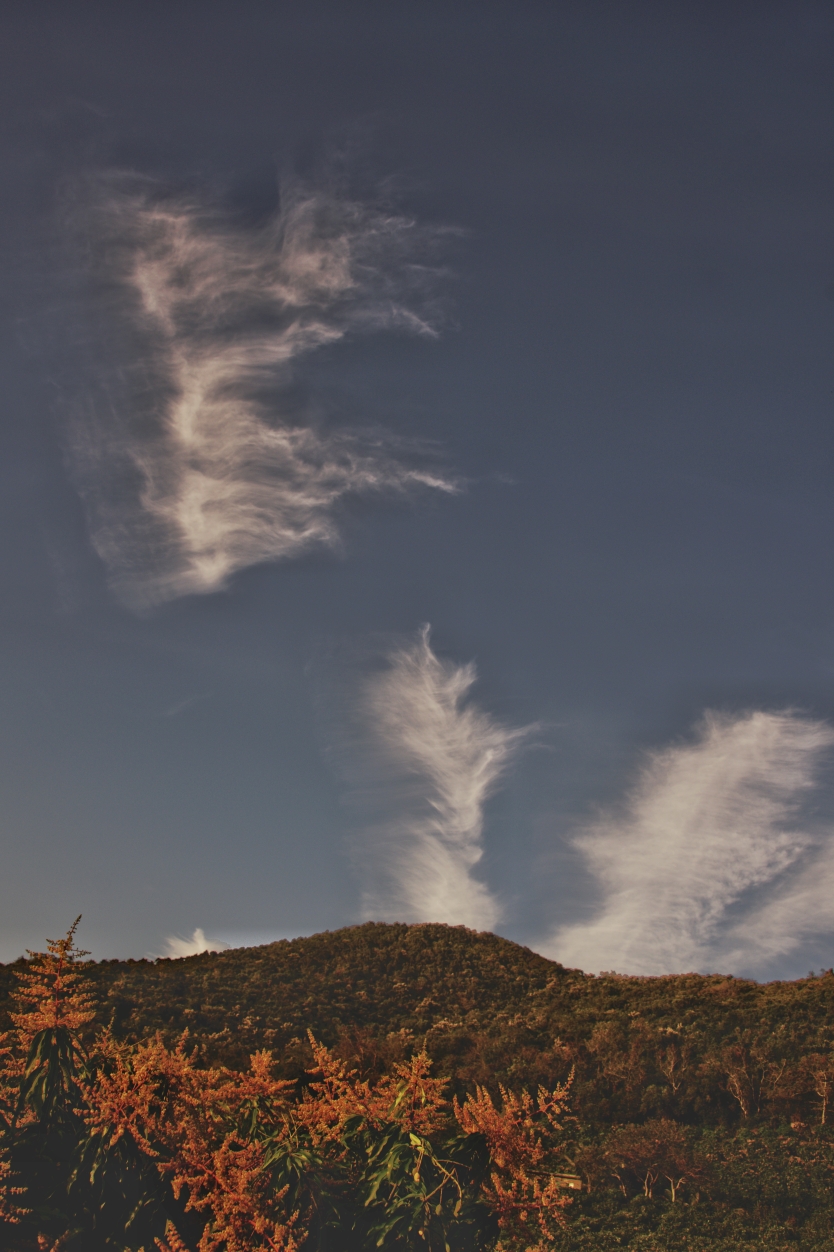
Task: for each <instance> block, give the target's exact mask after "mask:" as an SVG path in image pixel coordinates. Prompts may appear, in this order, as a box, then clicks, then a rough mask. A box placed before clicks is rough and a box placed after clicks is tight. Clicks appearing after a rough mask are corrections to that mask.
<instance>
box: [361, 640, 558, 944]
mask: <svg viewBox="0 0 834 1252" xmlns="http://www.w3.org/2000/svg"><path fill="white" fill-rule="evenodd" d="M476 677H477V675H476V670H475V666H474V664H471V663H470V664H468V665H458V664H456V663H455V662H453V661H448V660H443V659H441V658H440V657H438V656H437V655H436V654H435V653H434V651H433V650H432V647H431V643H430V639H429V628H428V627H427V626H426V627H424V628H423V629H422V631H421V632H420V634H419V635H418V637H417V639H416V640H414V641H412V642H410V643H404V644H402V645H401V646H398V647H396V648H394V649H393V650H392V651H391V652H390V653H389V654H388V656H387V658H386V665H385V668H384V669H382V670H381V671H380V672H377V673H375V674H374V675H373V676H371V677H370V678H368V679H366V681H365V683H364V685H363V686H362V689H361V691H360V693H359V696H358V699H357V701H356V706H355V709H354V722H353V730H354V735H353V759H354V761H355V762H358V763H359V764H358V768H357V771H356V773H355V775H354V778H355V779H356V778H361V783H362V800H363V802H364V803H365V805H367V806H371V807H374V808H375V809H376V810H377V813H378V816H377V819H376V820H375V821H373V822H372V823H371V824H370V825H369V827H368V828H366V830H365V831H364V833H363V834H362V836H361V837H360V838H359V839H358V840H357V841H356V845H355V861H356V866H357V869H358V871H359V873H360V875H361V878H362V881H363V885H364V895H363V908H364V912H365V915H366V916H370V917H375V918H379V919H381V920H397V921H407V922H425V921H435V922H448V923H451V924H463V925H466V926H471V927H473V928H475V929H483V930H488V929H491V928H492V927H493V926H495V924H496V923H497V921H498V919H499V917H500V915H501V907H500V904H499V902H498V900H497V899H496V898H495V896H494V895H493V894H492V893H491V892H490V890H489V888H488V887H487V886H486V884H485V883H484V882H482V881H481V880H480V879H479V878H478V877H476V870H477V866H478V863H479V861H480V860H481V857H482V855H483V839H482V836H483V825H484V805H485V802H486V800H487V799H488V797H489V796H490V795H491V794H492V793H493V791H494V790H495V788H496V787H497V785H498V783H499V781H500V779H501V777H502V775H503V774H504V772H505V771H506V769H507V767H508V766H509V765H510V763H511V761H512V759H513V757H514V756H515V754H516V752H517V751H518V749H519V747H520V746H521V743H522V741H523V740H524V738H525V737H526V736H527V735H528V734H529V733H530V731H531V729H533V728H532V727H525V728H511V727H508V726H505V725H503V724H502V723H501V722H499V721H498V720H497V719H496V718H494V717H492V716H491V715H490V714H489V713H487V712H485V711H483V710H482V709H479V708H478V707H477V705H475V704H473V703H472V702H471V700H470V692H471V689H472V686H473V685H474V683H475V681H476Z"/></svg>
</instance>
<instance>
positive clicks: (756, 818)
mask: <svg viewBox="0 0 834 1252" xmlns="http://www.w3.org/2000/svg"><path fill="white" fill-rule="evenodd" d="M832 746H834V728H832V727H831V726H830V725H828V724H827V723H826V722H821V721H816V720H813V719H811V718H807V717H803V716H801V715H799V714H797V713H794V712H790V711H789V712H783V713H768V712H752V713H745V714H743V715H739V716H734V717H731V716H720V715H717V714H707V715H706V717H705V718H704V721H703V723H702V724H701V726H700V728H699V730H698V733H697V735H696V737H695V738H694V739H693V740H692V741H691V742H689V743H681V744H676V745H674V746H672V747H669V748H666V749H664V750H662V751H659V752H655V753H652V754H651V755H650V756H649V757H648V759H647V761H646V763H645V765H644V767H643V769H642V772H641V774H640V776H639V778H638V780H637V782H636V785H635V786H634V788H633V789H632V791H631V792H630V794H629V795H628V796H627V797H626V799H625V800H624V802H623V804H622V805H621V806H620V807H619V808H618V809H617V810H613V811H609V812H606V813H603V814H602V815H601V816H600V817H599V818H598V819H597V820H596V821H594V822H592V823H590V824H589V825H588V826H587V827H586V828H585V829H584V830H583V831H582V832H581V833H580V834H579V835H578V837H577V838H576V839H575V844H576V846H577V848H578V849H579V850H580V851H581V852H582V854H583V856H584V858H585V861H586V864H587V866H588V868H589V870H590V871H591V873H592V874H593V876H594V878H595V879H596V881H597V883H598V884H599V888H600V890H601V896H602V899H601V903H600V906H599V909H598V912H597V915H596V916H595V917H593V918H592V919H591V920H589V921H587V922H581V923H577V924H573V925H568V926H563V927H561V928H560V929H558V930H557V931H556V933H555V934H554V935H553V936H552V937H551V939H550V940H549V941H548V942H547V943H546V944H545V945H543V948H542V950H543V951H545V952H546V953H547V955H550V956H553V957H555V958H556V959H558V960H560V961H562V962H564V963H565V964H568V965H578V966H581V967H583V968H585V969H591V970H600V969H617V970H619V971H621V972H623V973H634V974H662V973H674V972H680V971H687V970H693V969H694V970H709V969H716V968H722V969H729V970H732V971H735V972H739V971H746V972H753V971H756V970H763V969H765V968H766V967H767V964H768V962H769V961H770V960H772V959H773V958H775V957H777V956H779V955H783V954H785V953H787V952H789V951H791V950H793V949H794V948H796V947H797V946H798V944H799V943H800V942H802V940H803V939H806V938H807V937H808V936H809V935H812V934H819V933H822V932H824V931H825V930H827V929H831V928H832V927H834V906H832V903H831V901H832V899H834V895H832V894H831V891H830V890H829V889H834V832H831V831H829V830H825V829H821V828H819V827H818V825H817V824H816V823H815V822H814V821H813V820H812V819H810V818H809V817H808V815H807V814H804V813H803V807H804V803H805V802H806V801H807V800H808V799H809V798H810V796H811V793H812V791H813V788H814V787H815V784H816V781H817V777H818V773H819V770H820V767H821V765H822V763H823V761H824V759H825V757H826V755H827V754H828V753H829V752H830V749H831V748H832Z"/></svg>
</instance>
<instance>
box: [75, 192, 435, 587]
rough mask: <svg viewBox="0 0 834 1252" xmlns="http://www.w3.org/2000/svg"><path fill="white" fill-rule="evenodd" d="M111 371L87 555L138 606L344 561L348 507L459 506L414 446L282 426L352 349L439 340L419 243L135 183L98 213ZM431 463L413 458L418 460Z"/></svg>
mask: <svg viewBox="0 0 834 1252" xmlns="http://www.w3.org/2000/svg"><path fill="white" fill-rule="evenodd" d="M94 221H95V232H94V233H95V235H96V238H97V247H98V255H99V256H100V258H101V268H102V274H103V283H102V286H101V288H100V294H101V296H102V298H103V300H104V303H105V307H106V308H107V310H108V314H109V318H110V321H111V322H112V323H113V324H114V325H115V326H117V327H119V328H120V329H119V343H118V351H119V354H120V362H121V364H120V366H119V369H118V370H116V371H114V372H113V374H112V377H111V379H110V381H109V383H108V385H107V387H106V388H105V394H104V395H103V396H100V397H99V402H98V403H97V404H96V405H95V406H94V410H95V411H94V412H93V413H92V415H91V416H88V417H86V418H85V420H84V421H83V422H81V423H79V426H78V428H77V437H76V440H75V444H74V454H75V463H76V467H77V470H78V477H79V481H80V483H81V486H82V491H83V494H84V496H85V499H86V502H87V505H88V511H89V514H90V518H91V529H92V536H93V542H94V545H95V547H96V549H97V551H98V553H99V554H100V556H101V557H102V559H103V560H104V562H105V564H106V566H107V568H108V571H109V574H110V578H111V582H112V584H113V586H114V588H115V590H116V591H117V593H118V594H119V595H120V596H121V597H122V598H123V599H124V600H126V601H128V602H130V603H132V604H135V605H136V606H139V607H141V606H145V605H152V604H155V603H159V602H161V601H165V600H169V599H172V598H175V597H178V596H183V595H188V594H205V593H210V592H213V591H217V590H220V589H222V588H224V587H225V586H226V585H227V584H228V581H229V579H230V577H231V576H232V575H233V574H234V573H235V571H236V570H240V569H242V568H244V567H246V566H249V565H254V564H256V563H259V562H263V561H274V560H280V559H291V558H294V557H298V556H300V555H302V554H303V553H306V552H308V551H310V550H311V549H313V548H316V547H324V548H330V549H334V548H337V547H338V546H339V542H340V527H339V520H338V506H339V505H340V503H341V502H343V501H344V499H345V497H347V496H350V495H355V494H368V493H376V494H379V493H387V494H395V495H403V494H405V493H410V492H413V491H414V490H419V489H431V490H439V491H442V492H453V491H455V490H456V489H457V488H456V484H455V482H454V481H453V480H452V479H451V478H450V477H449V476H447V475H446V474H444V473H442V472H440V471H436V470H432V469H431V468H426V458H425V457H423V458H422V462H423V463H422V464H420V461H421V457H420V452H421V449H420V447H419V445H418V444H417V443H416V442H415V443H407V442H405V441H402V440H400V441H397V440H395V439H394V438H392V437H390V436H386V435H384V434H380V433H378V432H377V433H370V434H369V433H367V432H361V431H356V430H347V429H341V430H333V429H327V428H326V427H324V426H322V425H320V424H319V425H316V424H315V423H313V422H312V421H310V420H307V419H305V418H299V417H298V416H297V415H295V414H294V412H293V405H292V402H291V399H290V397H289V393H288V384H289V380H290V376H291V369H292V366H293V363H294V362H297V361H298V360H299V359H300V358H301V357H304V356H306V355H308V354H310V353H312V352H314V351H316V350H317V349H319V348H322V347H325V346H327V345H330V344H334V343H336V342H337V341H339V340H341V339H343V338H344V337H345V336H346V335H349V334H354V333H360V332H375V331H381V330H391V329H399V330H402V331H406V332H409V333H414V334H418V335H434V334H436V327H435V323H434V319H433V317H432V316H431V312H430V310H429V307H428V300H427V291H428V286H429V285H430V279H431V277H432V270H431V269H430V267H429V266H427V265H426V264H425V263H424V259H423V258H424V254H426V253H427V251H429V250H430V247H431V244H432V236H431V233H430V232H427V231H424V230H421V229H420V228H418V227H417V226H416V225H415V223H414V222H412V221H410V220H408V219H406V218H404V217H401V216H398V215H395V214H389V213H384V212H381V211H377V210H374V209H370V208H368V207H366V206H363V205H360V204H356V203H353V202H350V201H347V200H344V199H341V200H340V199H338V198H336V197H334V196H330V195H325V194H323V193H319V192H313V191H304V190H302V189H299V188H297V189H295V191H292V192H288V193H287V194H286V195H285V196H284V198H283V201H282V206H281V209H280V211H279V212H278V213H277V214H276V215H275V216H274V217H273V218H272V219H271V220H270V221H269V222H268V223H266V224H265V225H262V226H260V227H257V228H250V229H244V228H241V227H236V226H235V225H233V224H232V223H231V221H230V220H229V219H228V218H227V217H226V218H224V217H223V215H221V214H220V213H219V212H217V211H214V210H211V209H209V208H207V207H206V206H205V205H203V204H201V203H199V202H198V201H196V200H194V199H186V198H179V199H177V198H173V197H171V196H166V195H164V194H163V193H162V192H161V191H160V190H159V188H157V187H155V186H154V185H152V184H150V183H148V182H144V183H140V182H139V181H138V180H133V182H132V183H130V184H128V185H122V186H119V185H110V186H109V187H108V189H107V191H106V194H102V195H100V196H99V203H98V207H97V210H96V212H95V214H94ZM423 451H425V450H423Z"/></svg>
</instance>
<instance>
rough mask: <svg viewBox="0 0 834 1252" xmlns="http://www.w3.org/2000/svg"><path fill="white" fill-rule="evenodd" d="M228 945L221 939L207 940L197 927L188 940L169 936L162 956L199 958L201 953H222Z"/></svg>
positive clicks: (179, 936) (177, 936)
mask: <svg viewBox="0 0 834 1252" xmlns="http://www.w3.org/2000/svg"><path fill="white" fill-rule="evenodd" d="M229 946H230V945H229V944H228V943H224V942H223V940H222V939H207V938H206V936H205V935H204V934H203V932H202V930H201V929H200V927H199V926H198V927H197V929H196V930H195V931H194V934H193V935H192V936H191V938H190V939H184V938H183V937H182V935H169V936H168V938H167V939H166V940H165V951H164V952H163V956H171V957H180V956H199V954H200V953H201V952H223V951H225V949H226V948H228V947H229Z"/></svg>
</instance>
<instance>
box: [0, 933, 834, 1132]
mask: <svg viewBox="0 0 834 1252" xmlns="http://www.w3.org/2000/svg"><path fill="white" fill-rule="evenodd" d="M13 971H14V965H6V966H2V967H0V1013H3V1014H5V1013H6V1012H7V1011H8V1007H9V1003H10V1001H9V997H10V995H12V994H13V990H14V983H15V979H14V977H13ZM87 973H88V977H89V979H90V981H91V983H92V984H93V986H94V988H95V990H96V993H97V996H98V1002H99V1021H100V1023H101V1024H107V1025H112V1026H113V1028H114V1030H115V1033H116V1034H117V1036H119V1037H121V1038H125V1039H129V1040H137V1039H140V1038H143V1037H147V1036H148V1035H151V1034H154V1033H156V1032H157V1031H158V1032H161V1034H162V1036H163V1038H165V1040H166V1041H167V1042H168V1043H172V1042H174V1041H175V1040H176V1039H177V1038H179V1036H180V1035H181V1034H182V1032H183V1031H184V1030H186V1029H187V1030H188V1032H189V1035H190V1038H191V1039H192V1040H193V1042H194V1043H195V1044H199V1045H200V1047H201V1048H202V1049H203V1050H204V1052H205V1056H206V1059H207V1060H208V1061H212V1062H215V1061H219V1062H222V1063H225V1064H229V1065H233V1066H241V1067H243V1066H245V1065H246V1063H247V1061H248V1057H249V1055H250V1054H251V1053H252V1052H253V1051H255V1050H256V1049H258V1048H263V1047H267V1048H270V1049H271V1050H272V1051H273V1053H274V1054H275V1055H276V1056H277V1057H278V1058H279V1060H280V1068H281V1070H282V1072H284V1073H285V1074H287V1075H292V1076H295V1075H297V1074H298V1073H299V1072H301V1070H303V1068H304V1065H305V1064H306V1062H307V1060H308V1059H309V1052H308V1049H307V1044H306V1034H307V1031H308V1030H312V1031H313V1033H314V1034H315V1035H316V1036H317V1037H318V1038H319V1039H320V1040H322V1041H323V1042H324V1043H326V1044H327V1045H328V1046H335V1047H336V1050H337V1051H338V1052H339V1053H340V1054H341V1055H343V1056H345V1057H350V1058H352V1059H353V1060H354V1061H355V1062H356V1063H357V1064H358V1065H359V1067H360V1069H362V1070H363V1071H364V1072H367V1073H369V1074H371V1073H379V1072H382V1071H383V1070H384V1069H386V1068H387V1067H388V1066H390V1064H391V1063H392V1061H394V1060H397V1059H400V1058H401V1057H402V1056H403V1055H406V1054H408V1053H410V1052H411V1051H413V1050H414V1049H415V1048H419V1047H421V1046H423V1044H425V1046H426V1048H427V1050H428V1052H429V1053H430V1055H431V1056H432V1058H433V1060H434V1063H435V1066H436V1070H437V1072H438V1073H440V1074H442V1075H443V1076H444V1077H448V1078H450V1079H453V1080H454V1082H455V1083H456V1085H458V1086H459V1087H461V1088H463V1087H470V1088H471V1086H472V1085H473V1084H474V1083H487V1084H488V1085H491V1086H492V1087H494V1086H495V1084H497V1083H498V1082H503V1083H505V1084H509V1085H512V1086H518V1085H519V1084H526V1085H528V1086H535V1085H536V1084H538V1083H539V1082H542V1083H544V1084H545V1085H548V1084H550V1085H552V1084H553V1083H554V1082H555V1081H558V1080H560V1079H562V1078H564V1077H565V1075H566V1073H567V1072H568V1071H569V1070H570V1068H571V1066H575V1067H576V1069H577V1083H576V1092H575V1094H576V1099H577V1100H578V1102H579V1105H580V1106H581V1107H582V1109H583V1111H584V1113H585V1115H586V1116H589V1117H591V1118H592V1120H593V1121H595V1122H596V1121H597V1120H601V1121H603V1122H605V1123H608V1122H616V1121H623V1120H630V1119H633V1118H635V1117H645V1116H648V1115H651V1114H652V1113H663V1112H674V1113H675V1115H676V1116H678V1117H682V1118H683V1119H684V1120H688V1121H698V1122H701V1121H703V1120H704V1119H706V1120H708V1121H709V1122H712V1123H723V1124H727V1123H730V1122H734V1121H736V1120H738V1118H739V1117H744V1116H750V1115H753V1114H757V1113H760V1112H762V1110H763V1108H764V1107H765V1106H766V1105H774V1104H775V1106H777V1107H778V1108H779V1109H780V1110H782V1111H784V1109H785V1108H787V1107H788V1105H793V1106H794V1107H795V1108H796V1109H799V1111H800V1112H801V1113H802V1116H803V1118H805V1117H808V1118H811V1119H813V1117H814V1113H813V1108H812V1106H814V1105H816V1104H818V1103H819V1100H820V1098H821V1097H818V1096H817V1095H816V1094H815V1093H814V1092H812V1091H811V1090H810V1089H808V1090H805V1091H800V1090H799V1088H800V1087H801V1086H802V1083H801V1082H800V1081H799V1076H798V1074H797V1073H796V1072H795V1071H796V1070H797V1067H801V1065H802V1062H803V1058H806V1057H808V1056H809V1055H820V1054H823V1053H825V1054H827V1053H828V1052H830V1051H831V1049H832V1046H834V1038H832V1035H834V974H832V973H831V972H830V971H829V972H828V973H826V974H824V975H822V976H820V977H808V978H804V979H799V980H797V981H794V982H773V983H767V984H759V983H755V982H751V981H747V980H744V979H739V978H732V977H727V976H721V975H710V976H704V975H699V974H686V975H679V976H669V977H645V978H636V977H624V976H622V975H616V974H603V975H600V976H596V977H595V976H594V975H590V974H585V973H583V972H582V971H580V970H574V969H566V968H564V967H563V966H561V965H559V964H558V963H556V962H554V961H549V960H547V959H546V958H545V957H543V956H539V955H538V954H537V953H535V952H532V951H530V949H528V948H525V947H522V946H520V945H519V944H516V943H512V942H511V941H510V940H507V939H502V938H500V937H499V936H497V935H492V934H486V933H477V932H474V931H471V930H467V929H466V928H465V927H462V926H444V925H439V924H428V925H416V926H407V925H400V924H383V923H376V922H368V923H366V924H364V925H361V926H353V927H348V928H346V929H343V930H337V931H333V932H330V931H326V932H324V933H322V934H318V935H312V936H310V937H309V938H301V939H293V940H290V941H287V940H282V941H280V942H278V943H273V944H268V945H265V946H263V947H256V948H239V949H232V950H229V951H226V952H220V953H205V954H202V955H200V956H193V957H186V958H182V959H177V960H169V959H160V960H156V961H147V960H138V961H136V960H130V961H101V962H91V963H89V964H88V966H87ZM771 1066H775V1067H776V1068H775V1069H774V1070H773V1074H772V1075H771V1070H770V1068H769V1067H771ZM780 1068H781V1076H780V1078H779V1081H778V1083H775V1082H774V1080H773V1079H774V1076H775V1073H776V1072H777V1071H778V1070H779V1069H780ZM670 1069H671V1073H666V1072H665V1071H667V1070H670ZM676 1071H677V1072H676ZM768 1075H771V1076H770V1077H768ZM806 1087H807V1083H806ZM745 1110H746V1111H745Z"/></svg>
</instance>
